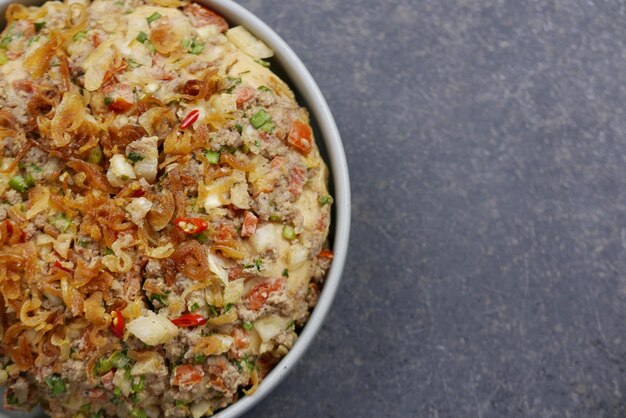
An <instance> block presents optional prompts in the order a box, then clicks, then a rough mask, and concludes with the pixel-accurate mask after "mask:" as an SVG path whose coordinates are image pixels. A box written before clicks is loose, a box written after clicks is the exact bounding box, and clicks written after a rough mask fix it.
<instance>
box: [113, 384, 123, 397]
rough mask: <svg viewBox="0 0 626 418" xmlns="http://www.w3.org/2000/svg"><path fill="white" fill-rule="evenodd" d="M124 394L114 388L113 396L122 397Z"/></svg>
mask: <svg viewBox="0 0 626 418" xmlns="http://www.w3.org/2000/svg"><path fill="white" fill-rule="evenodd" d="M121 394H122V389H120V388H118V387H117V386H116V387H115V388H113V395H114V396H117V397H120V395H121Z"/></svg>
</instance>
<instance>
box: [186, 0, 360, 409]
mask: <svg viewBox="0 0 626 418" xmlns="http://www.w3.org/2000/svg"><path fill="white" fill-rule="evenodd" d="M197 1H198V3H202V4H204V5H206V6H208V7H210V8H211V9H213V10H215V11H216V12H217V13H219V14H221V15H222V16H224V17H225V18H226V19H227V20H228V21H230V22H233V23H236V24H239V25H243V26H245V27H246V29H248V31H250V32H251V33H252V34H254V35H255V36H257V37H258V38H259V39H261V40H263V41H264V42H265V43H267V44H268V45H269V47H270V48H272V49H273V50H274V53H275V57H274V58H273V59H274V60H276V61H277V62H278V63H279V64H280V65H281V67H282V68H283V70H284V71H285V73H286V75H287V80H286V81H287V84H289V85H290V86H291V87H292V88H295V90H296V91H297V92H298V93H299V94H300V96H301V97H302V98H303V99H304V101H305V102H306V107H307V109H308V111H309V112H310V114H311V116H312V117H313V119H314V120H315V121H316V122H317V124H318V126H319V128H320V132H321V137H318V138H316V141H317V142H320V141H322V142H323V143H324V145H325V146H326V149H327V150H328V160H329V161H327V163H329V169H330V175H331V177H332V181H333V184H334V189H335V190H334V196H333V197H334V211H335V223H334V228H335V233H334V237H333V254H334V257H333V262H332V265H331V267H330V269H329V270H328V272H327V274H326V279H325V282H324V287H323V289H322V292H321V294H320V297H319V300H318V302H317V305H316V306H315V307H314V308H313V310H312V312H311V316H310V317H309V320H308V321H307V323H306V325H305V326H304V328H303V329H302V331H301V332H300V335H299V336H298V339H297V340H296V342H295V344H294V345H293V347H292V348H291V350H289V352H288V353H287V355H286V356H285V357H284V358H283V359H282V360H281V361H280V362H279V363H278V364H277V365H276V367H274V369H273V370H272V371H271V372H270V373H269V374H268V375H267V376H266V377H265V379H263V381H262V382H261V384H260V385H259V388H258V389H257V391H256V392H255V393H254V394H253V395H250V396H245V397H243V398H241V399H239V400H238V401H236V402H235V403H233V404H232V405H229V406H228V407H226V408H225V409H223V410H221V411H220V412H218V413H217V414H215V415H214V417H215V418H235V417H239V416H241V415H243V414H244V413H245V412H247V411H249V410H250V409H251V408H252V407H253V406H255V405H256V404H258V403H259V402H260V401H261V400H262V399H263V398H265V397H266V396H267V395H269V394H270V393H271V392H272V391H273V390H274V389H275V388H276V387H277V386H278V385H279V384H280V383H281V382H282V381H283V379H284V378H285V377H286V376H287V374H288V373H289V372H290V371H291V370H293V368H294V367H295V365H296V364H297V362H298V360H300V359H301V358H302V356H303V355H304V354H305V352H306V350H307V349H308V348H309V347H310V346H311V343H312V342H313V340H314V338H315V336H316V335H317V333H318V332H319V330H320V328H321V326H322V323H323V322H324V319H325V317H326V315H327V314H328V312H329V310H330V307H331V305H332V302H333V300H334V298H335V295H336V293H337V289H338V286H339V283H340V281H341V275H342V271H343V267H344V264H345V261H346V256H347V252H348V242H349V239H350V213H351V198H350V178H349V173H348V163H347V160H346V156H345V152H344V149H343V143H342V141H341V136H340V134H339V130H338V129H337V125H336V123H335V119H334V118H333V115H332V113H331V111H330V108H329V106H328V104H327V103H326V99H325V98H324V96H323V94H322V92H321V90H320V88H319V87H318V85H317V83H316V82H315V80H314V79H313V76H312V75H311V73H310V72H309V70H308V69H307V68H306V67H305V65H304V63H303V62H302V60H300V58H299V57H298V55H296V53H295V52H294V51H293V50H292V49H291V47H289V45H287V43H286V42H285V41H284V40H283V39H282V38H281V37H280V36H279V35H278V34H277V33H276V32H275V31H274V30H273V29H271V28H270V27H269V26H268V25H267V24H266V23H265V22H263V21H262V20H261V19H260V18H259V17H257V16H256V15H254V14H253V13H252V12H250V11H249V10H248V9H246V8H245V7H243V6H241V5H239V4H237V3H235V2H234V1H232V0H197ZM301 105H303V104H302V103H301Z"/></svg>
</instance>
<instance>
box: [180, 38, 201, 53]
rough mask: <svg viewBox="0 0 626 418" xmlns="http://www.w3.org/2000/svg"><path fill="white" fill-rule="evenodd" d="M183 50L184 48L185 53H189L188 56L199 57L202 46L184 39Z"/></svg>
mask: <svg viewBox="0 0 626 418" xmlns="http://www.w3.org/2000/svg"><path fill="white" fill-rule="evenodd" d="M183 48H185V51H187V52H189V53H190V54H193V55H200V54H201V53H202V51H204V44H202V43H200V42H196V41H195V40H192V39H185V40H184V41H183Z"/></svg>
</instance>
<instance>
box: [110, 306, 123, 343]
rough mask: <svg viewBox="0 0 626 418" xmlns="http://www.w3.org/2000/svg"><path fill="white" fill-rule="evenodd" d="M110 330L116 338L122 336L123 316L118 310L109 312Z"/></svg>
mask: <svg viewBox="0 0 626 418" xmlns="http://www.w3.org/2000/svg"><path fill="white" fill-rule="evenodd" d="M111 332H112V333H113V335H115V336H116V337H117V338H122V337H123V336H124V317H123V316H122V313H121V312H120V311H113V312H111Z"/></svg>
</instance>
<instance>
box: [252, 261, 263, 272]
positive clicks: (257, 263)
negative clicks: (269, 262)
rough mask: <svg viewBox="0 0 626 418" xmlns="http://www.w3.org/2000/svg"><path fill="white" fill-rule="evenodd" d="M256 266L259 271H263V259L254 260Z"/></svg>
mask: <svg viewBox="0 0 626 418" xmlns="http://www.w3.org/2000/svg"><path fill="white" fill-rule="evenodd" d="M254 266H255V267H256V269H257V271H261V269H262V268H263V259H261V258H257V259H256V260H254Z"/></svg>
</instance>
